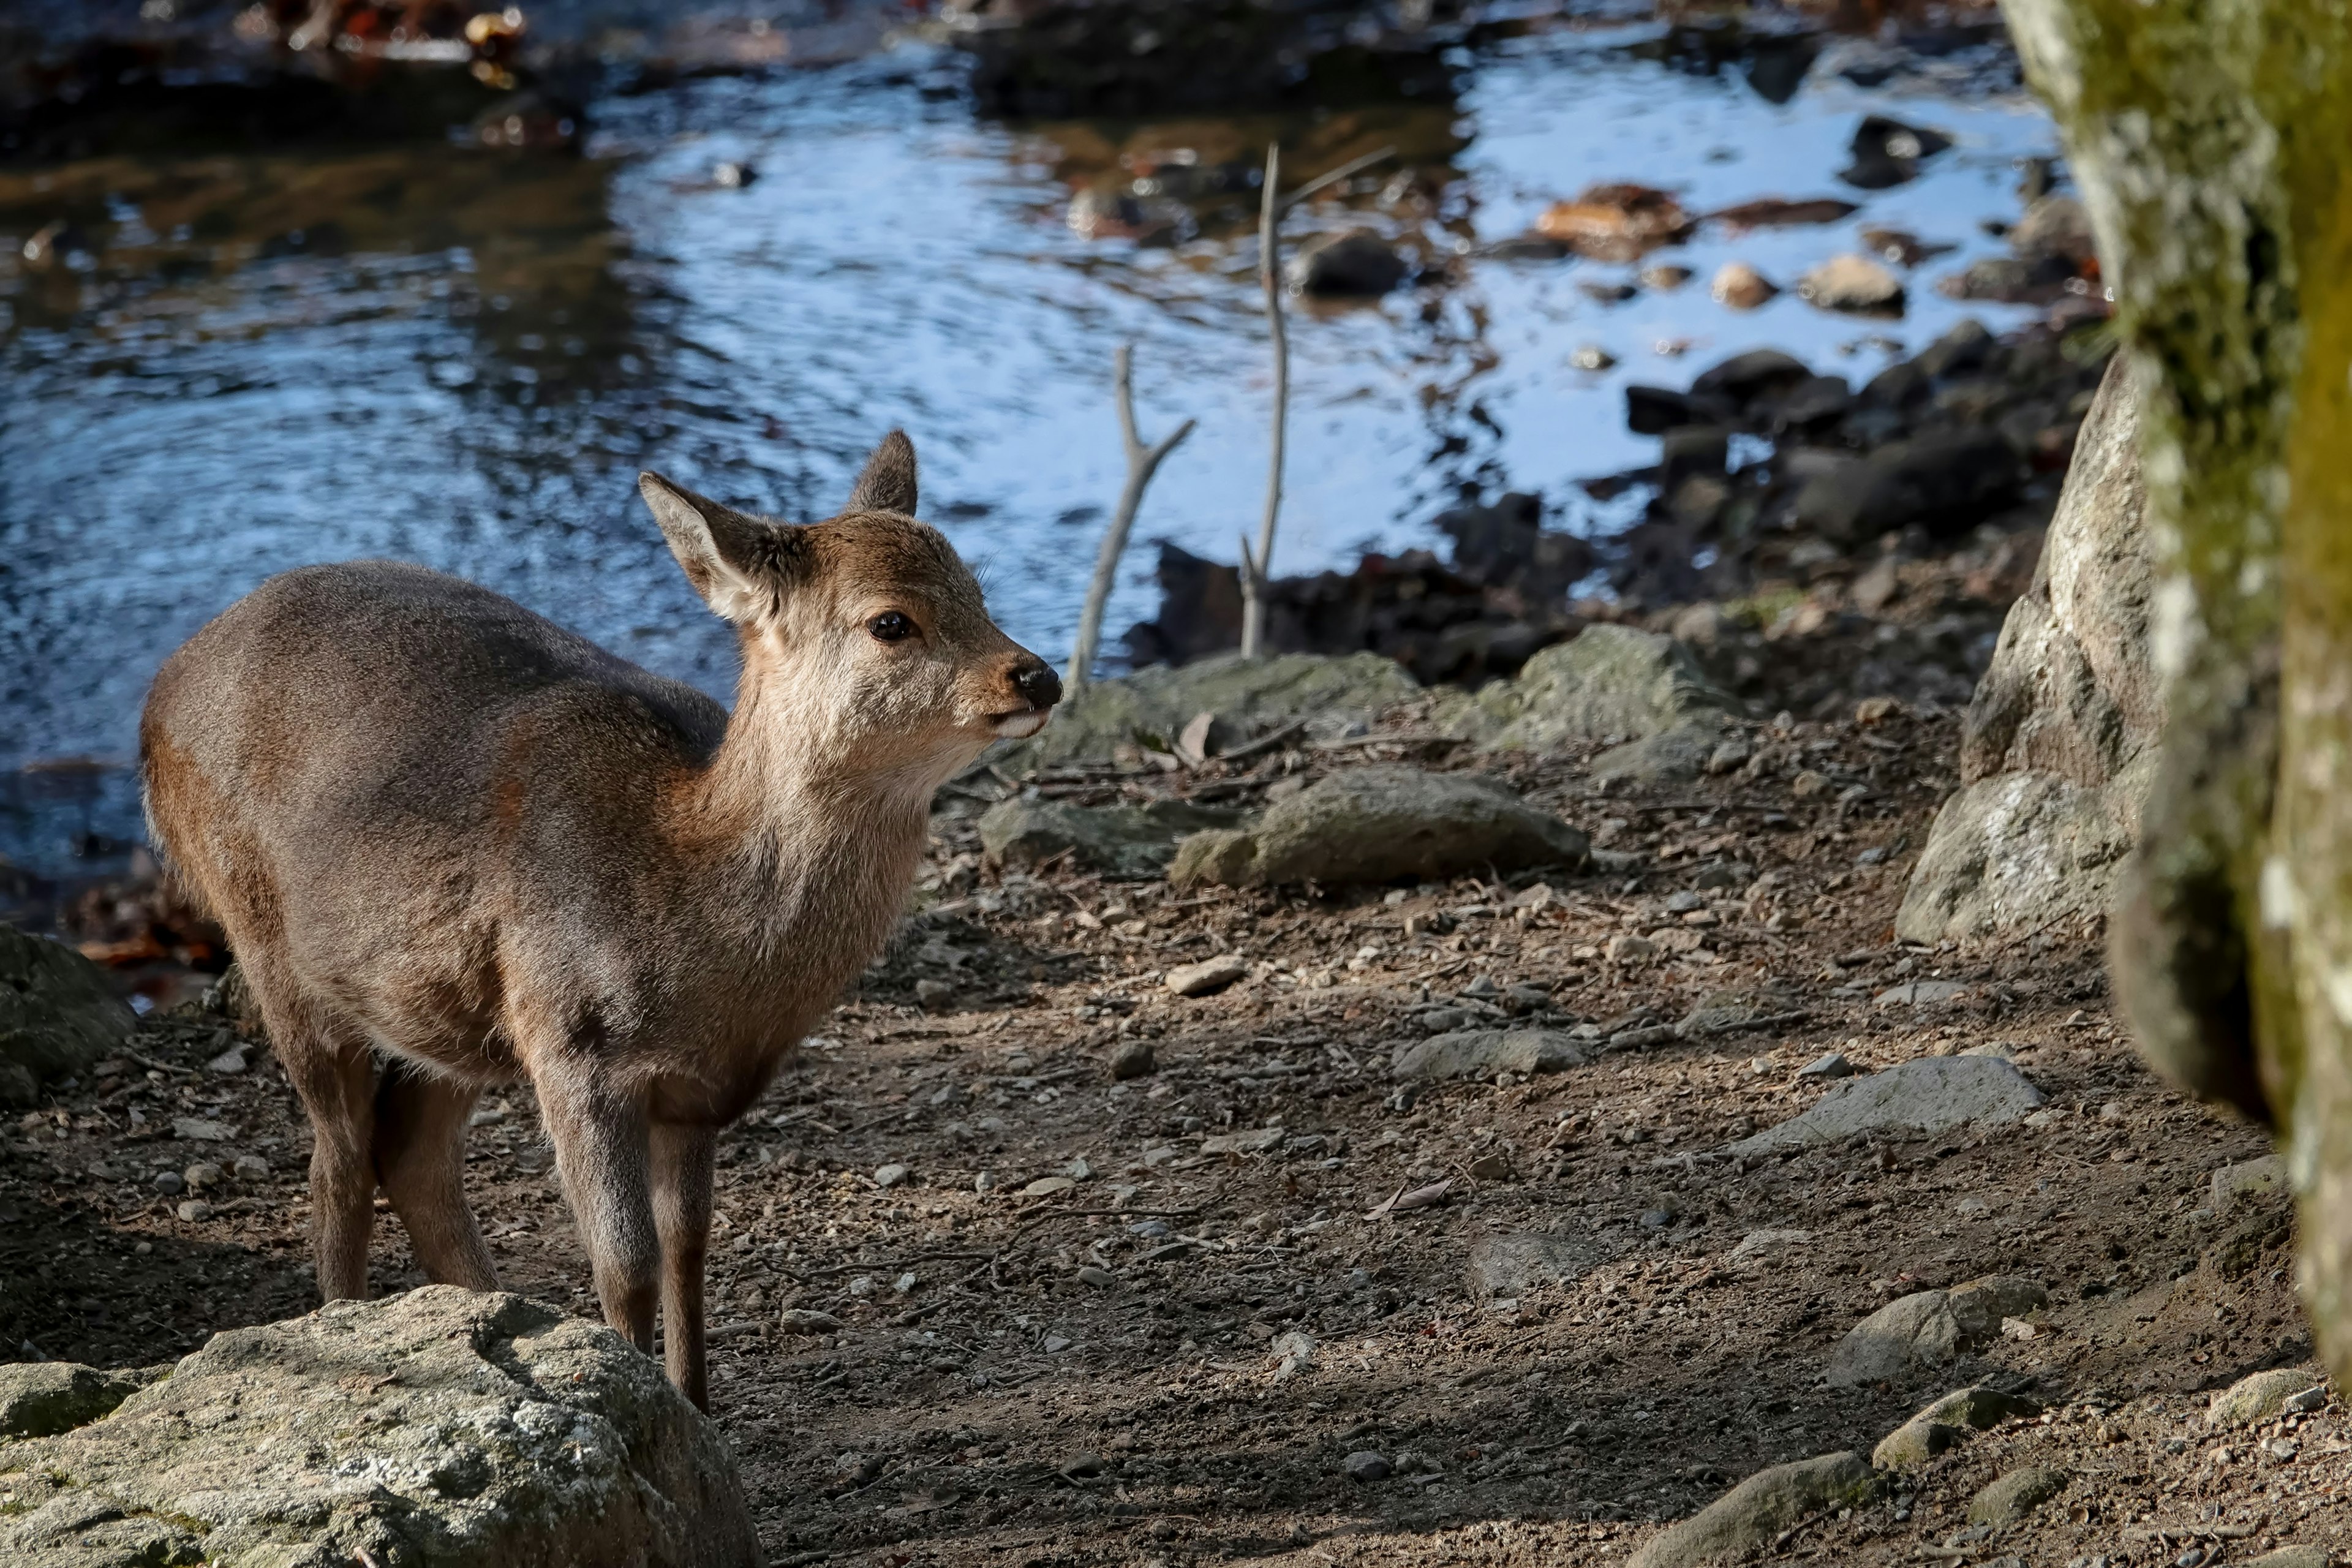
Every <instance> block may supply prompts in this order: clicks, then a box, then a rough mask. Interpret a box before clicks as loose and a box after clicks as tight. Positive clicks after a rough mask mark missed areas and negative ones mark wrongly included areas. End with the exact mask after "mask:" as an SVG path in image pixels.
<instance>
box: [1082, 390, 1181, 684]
mask: <svg viewBox="0 0 2352 1568" xmlns="http://www.w3.org/2000/svg"><path fill="white" fill-rule="evenodd" d="M1133 359H1134V349H1133V347H1132V346H1131V345H1122V346H1121V347H1120V349H1119V351H1118V353H1117V354H1115V355H1114V356H1112V359H1111V380H1112V384H1114V386H1116V388H1117V389H1118V435H1119V444H1120V445H1121V446H1122V447H1124V448H1125V449H1126V452H1127V485H1126V488H1125V489H1121V490H1120V491H1119V492H1118V511H1117V512H1116V513H1114V514H1113V515H1112V517H1111V520H1110V528H1109V530H1108V531H1107V532H1105V533H1104V534H1103V542H1102V551H1101V553H1099V554H1097V556H1096V557H1095V579H1094V581H1093V582H1092V583H1091V584H1087V603H1086V608H1085V609H1084V610H1083V611H1082V612H1081V613H1080V614H1079V616H1078V639H1077V642H1076V644H1075V645H1074V646H1073V647H1071V649H1070V667H1069V678H1068V679H1067V680H1066V682H1065V683H1064V684H1066V686H1068V687H1069V689H1071V690H1072V691H1076V690H1078V689H1082V688H1083V687H1085V685H1086V684H1087V680H1088V679H1089V678H1090V677H1091V676H1092V674H1093V671H1094V664H1095V648H1096V646H1097V644H1098V643H1099V642H1100V641H1101V639H1102V622H1103V611H1104V609H1105V607H1106V606H1108V605H1109V603H1110V594H1111V589H1112V588H1113V587H1114V586H1116V585H1117V584H1118V562H1119V557H1120V556H1122V555H1124V554H1125V553H1126V552H1127V536H1128V533H1129V531H1130V530H1132V529H1133V528H1134V527H1135V514H1136V511H1137V510H1138V509H1139V508H1140V507H1141V506H1142V504H1143V487H1144V486H1146V485H1148V484H1150V482H1151V476H1152V475H1153V474H1154V473H1156V472H1158V471H1159V468H1160V461H1161V459H1163V458H1166V457H1167V456H1168V454H1169V453H1171V452H1172V451H1174V450H1175V449H1176V447H1177V446H1178V445H1179V444H1180V443H1181V442H1182V441H1183V439H1184V437H1187V436H1190V435H1191V434H1192V421H1191V420H1190V419H1187V420H1186V421H1184V423H1183V424H1181V425H1179V426H1176V428H1175V430H1174V431H1173V432H1171V434H1170V435H1169V436H1168V437H1167V438H1166V439H1165V440H1162V441H1159V442H1156V443H1152V444H1150V445H1147V444H1146V443H1145V441H1144V439H1143V437H1141V436H1139V435H1138V434H1136V429H1135V389H1134V384H1133V380H1132V378H1131V376H1130V374H1129V367H1130V365H1131V363H1132V362H1133Z"/></svg>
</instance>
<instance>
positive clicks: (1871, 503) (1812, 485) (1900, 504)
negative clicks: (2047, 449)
mask: <svg viewBox="0 0 2352 1568" xmlns="http://www.w3.org/2000/svg"><path fill="white" fill-rule="evenodd" d="M2021 479H2022V472H2021V468H2020V467H2019V464H2018V459H2017V454H2016V453H2015V452H2013V451H2012V450H2011V448H2010V445H2009V442H2008V441H2007V440H2006V439H2004V438H2003V437H2001V435H2000V432H1999V431H1995V430H1988V429H1984V428H1982V427H1980V426H1965V427H1960V428H1955V429H1936V430H1929V431H1927V433H1925V434H1922V435H1919V436H1915V437H1909V438H1908V439H1906V440H1900V441H1889V442H1887V443H1886V445H1885V446H1883V447H1879V448H1878V449H1876V450H1875V451H1874V452H1872V453H1870V454H1869V455H1868V456H1867V457H1864V458H1859V459H1856V460H1853V461H1849V462H1843V463H1831V464H1826V465H1824V466H1822V468H1821V469H1820V471H1818V472H1816V473H1814V474H1813V475H1812V477H1811V478H1810V479H1807V480H1806V481H1805V483H1804V487H1803V488H1802V489H1800V490H1799V491H1798V492H1797V500H1796V521H1797V522H1798V523H1799V525H1800V526H1801V527H1804V528H1808V529H1811V530H1812V531H1815V532H1817V533H1819V534H1821V535H1822V536H1823V537H1824V538H1826V539H1830V540H1833V541H1836V542H1840V543H1843V544H1860V543H1863V542H1865V541H1868V540H1872V539H1875V538H1877V537H1878V536H1879V535H1880V534H1882V533H1885V532H1887V531H1890V530H1893V529H1898V528H1906V527H1909V526H1910V525H1912V524H1913V523H1917V524H1919V525H1920V526H1922V527H1924V528H1926V529H1927V530H1928V531H1931V532H1937V533H1946V534H1950V533H1957V532H1959V531H1963V530H1966V529H1969V528H1973V527H1974V526H1976V525H1977V524H1978V523H1979V522H1982V521H1985V520H1986V519H1987V518H1989V517H1990V516H1992V515H1993V514H1994V513H1996V512H1999V511H2000V510H2003V509H2005V508H2007V507H2008V506H2010V505H2011V504H2012V503H2013V502H2014V501H2015V500H2016V499H2017V495H2018V491H2019V489H2020V486H2021Z"/></svg>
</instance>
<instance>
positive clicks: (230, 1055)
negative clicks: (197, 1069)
mask: <svg viewBox="0 0 2352 1568" xmlns="http://www.w3.org/2000/svg"><path fill="white" fill-rule="evenodd" d="M244 1070H245V1047H243V1046H231V1047H229V1048H228V1049H226V1050H225V1051H223V1052H222V1053H221V1054H220V1055H218V1056H216V1057H215V1058H213V1059H212V1060H210V1061H208V1062H206V1063H205V1071H207V1072H216V1073H223V1074H226V1073H240V1072H243V1071H244Z"/></svg>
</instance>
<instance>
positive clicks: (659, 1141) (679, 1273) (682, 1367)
mask: <svg viewBox="0 0 2352 1568" xmlns="http://www.w3.org/2000/svg"><path fill="white" fill-rule="evenodd" d="M718 1142H719V1140H718V1135H717V1134H716V1133H714V1132H712V1131H710V1130H709V1128H707V1127H677V1126H666V1125H661V1124H658V1123H657V1124H656V1126H655V1127H654V1129H653V1156H654V1225H655V1227H656V1229H657V1230H658V1231H659V1232H660V1235H661V1254H662V1286H661V1300H662V1346H663V1355H662V1359H663V1362H664V1363H665V1364H666V1365H667V1367H668V1368H669V1380H670V1381H671V1382H672V1383H674V1384H677V1386H678V1387H679V1388H680V1389H682V1390H684V1391H685V1393H686V1396H687V1397H688V1399H691V1400H693V1401H694V1403H695V1405H697V1406H698V1407H699V1408H701V1409H703V1410H708V1409H709V1408H710V1394H709V1384H707V1382H706V1381H705V1379H706V1373H705V1369H704V1361H703V1321H702V1271H703V1260H704V1257H705V1255H706V1254H707V1253H708V1251H709V1246H710V1167H711V1154H712V1151H713V1149H714V1148H715V1147H716V1145H717V1143H718Z"/></svg>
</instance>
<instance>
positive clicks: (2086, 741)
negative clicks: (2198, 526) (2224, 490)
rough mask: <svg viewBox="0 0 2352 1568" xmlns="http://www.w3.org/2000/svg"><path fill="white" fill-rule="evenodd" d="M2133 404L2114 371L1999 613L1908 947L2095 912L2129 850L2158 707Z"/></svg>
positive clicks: (1923, 867)
mask: <svg viewBox="0 0 2352 1568" xmlns="http://www.w3.org/2000/svg"><path fill="white" fill-rule="evenodd" d="M2146 506H2147V489H2146V487H2145V485H2144V484H2143V483H2142V480H2141V477H2140V465H2139V404H2138V399H2137V396H2136V395H2135V394H2134V391H2133V388H2132V384H2131V380H2130V372H2129V370H2128V368H2127V365H2126V361H2125V359H2124V357H2123V356H2121V355H2118V356H2117V357H2116V360H2115V361H2114V363H2111V364H2110V365H2109V366H2108V367H2107V373H2106V378H2105V380H2104V381H2102V382H2101V383H2100V384H2099V391H2098V395H2097V397H2096V399H2095V401H2094V402H2093V404H2092V405H2091V412H2090V415H2089V416H2088V417H2087V418H2085V419H2084V422H2083V429H2082V434H2081V436H2080V437H2078V438H2077V439H2076V442H2075V446H2074V465H2073V467H2072V468H2070V469H2069V470H2068V472H2067V475H2066V485H2065V489H2064V491H2063V494H2062V495H2061V496H2060V497H2059V501H2058V510H2057V515H2056V517H2055V518H2054V519H2053V521H2052V523H2051V525H2050V534H2049V539H2048V542H2047V543H2045V544H2044V546H2043V548H2042V560H2041V563H2040V565H2039V566H2038V567H2036V569H2035V572H2034V579H2033V584H2032V587H2031V588H2029V589H2028V590H2027V592H2026V594H2025V595H2024V597H2022V598H2021V599H2019V600H2018V601H2017V602H2016V603H2015V604H2014V605H2011V606H2010V611H2009V617H2008V619H2007V620H2006V621H2005V622H2004V623H2003V624H2002V626H2001V632H2000V644H1999V646H1998V647H1996V648H1995V650H1994V653H1993V658H1992V663H1991V665H1990V668H1987V669H1986V671H1985V674H1984V679H1981V680H1980V681H1979V682H1978V683H1977V689H1976V695H1975V697H1974V698H1973V700H1971V701H1970V702H1969V711H1968V717H1967V720H1966V721H1965V722H1964V724H1963V726H1962V730H1961V740H1960V780H1961V784H1962V788H1961V789H1960V791H1959V793H1958V794H1957V795H1953V796H1952V797H1951V798H1950V799H1949V800H1948V801H1947V802H1945V804H1944V807H1943V809H1942V810H1941V811H1940V812H1939V813H1937V817H1936V822H1935V826H1934V827H1933V828H1932V829H1931V830H1930V832H1929V834H1928V837H1927V847H1926V848H1925V849H1924V850H1923V851H1922V853H1921V855H1920V858H1919V863H1918V865H1917V866H1916V868H1914V869H1913V871H1912V875H1911V885H1910V888H1909V889H1908V890H1907V891H1906V894H1905V896H1904V900H1903V908H1902V910H1901V912H1900V913H1899V914H1897V915H1896V916H1895V931H1896V933H1897V934H1898V935H1900V936H1902V937H1903V938H1905V939H1906V940H1908V941H1912V942H1940V941H1943V940H1945V939H1947V938H1959V939H1967V938H1971V937H1980V936H1988V935H1991V934H1994V933H1996V932H2000V931H2032V930H2035V929H2038V928H2040V927H2042V926H2045V925H2048V924H2051V923H2053V921H2057V920H2061V919H2066V918H2071V917H2073V916H2075V915H2090V914H2097V913H2101V912H2104V910H2105V908H2106V904H2107V900H2108V897H2109V890H2110V889H2111V887H2112V885H2113V883H2114V879H2115V876H2116V870H2117V868H2118V867H2119V866H2120V865H2121V863H2122V862H2123V860H2124V859H2125V858H2126V856H2127V855H2128V854H2129V853H2130V851H2131V848H2132V846H2133V845H2134V844H2135V843H2136V842H2137V838H2138V834H2139V814H2140V807H2141V805H2143V804H2144V803H2145V801H2146V800H2147V790H2148V784H2149V780H2150V777H2151V775H2152V773H2153V771H2154V768H2155V763H2156V751H2155V740H2156V736H2157V733H2158V731H2159V730H2160V729H2161V728H2162V727H2163V723H2164V698H2163V690H2162V685H2161V681H2160V679H2159V678H2158V672H2157V668H2156V662H2155V652H2154V647H2153V644H2152V640H2151V628H2152V616H2153V613H2154V595H2155V567H2154V563H2153V559H2152V557H2151V555H2150V553H2149V546H2148V539H2147V529H2146V527H2145V525H2144V521H2143V514H2144V512H2145V510H2146Z"/></svg>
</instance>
